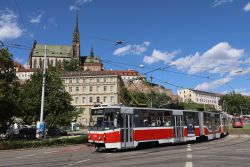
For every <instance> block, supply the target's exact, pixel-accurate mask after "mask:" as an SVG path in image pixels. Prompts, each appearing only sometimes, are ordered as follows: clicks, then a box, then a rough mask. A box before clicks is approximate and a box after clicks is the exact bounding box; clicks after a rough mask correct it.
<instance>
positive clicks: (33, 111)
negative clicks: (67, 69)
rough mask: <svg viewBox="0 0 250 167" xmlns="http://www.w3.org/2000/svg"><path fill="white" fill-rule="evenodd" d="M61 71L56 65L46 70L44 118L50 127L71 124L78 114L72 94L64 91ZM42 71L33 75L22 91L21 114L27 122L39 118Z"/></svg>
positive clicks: (20, 100) (29, 122)
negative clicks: (72, 103) (60, 76)
mask: <svg viewBox="0 0 250 167" xmlns="http://www.w3.org/2000/svg"><path fill="white" fill-rule="evenodd" d="M59 74H60V73H59V72H58V70H57V69H56V68H54V67H49V69H48V70H47V71H46V84H45V101H44V120H45V122H46V124H47V126H48V127H55V126H65V125H69V124H70V122H71V121H72V119H73V118H74V117H76V116H77V112H76V109H75V108H74V107H73V106H72V105H71V103H70V102H71V96H70V94H69V93H67V92H65V91H64V86H63V84H62V82H61V79H60V78H59ZM41 85H42V73H41V72H38V73H35V74H34V75H32V77H31V80H29V81H27V82H26V83H25V85H23V88H22V90H21V91H20V98H19V105H20V108H21V110H20V114H19V116H20V117H21V118H22V119H23V121H24V122H25V123H27V124H31V123H33V122H36V121H38V120H39V117H40V106H41V92H42V88H41Z"/></svg>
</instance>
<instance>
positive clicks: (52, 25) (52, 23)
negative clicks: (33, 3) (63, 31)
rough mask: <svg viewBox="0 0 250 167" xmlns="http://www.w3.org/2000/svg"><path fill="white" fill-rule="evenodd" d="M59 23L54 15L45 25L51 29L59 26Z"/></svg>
mask: <svg viewBox="0 0 250 167" xmlns="http://www.w3.org/2000/svg"><path fill="white" fill-rule="evenodd" d="M57 26H58V24H57V23H56V19H55V18H54V17H51V18H50V19H48V21H47V23H46V24H44V25H43V29H44V30H49V29H53V28H55V27H57Z"/></svg>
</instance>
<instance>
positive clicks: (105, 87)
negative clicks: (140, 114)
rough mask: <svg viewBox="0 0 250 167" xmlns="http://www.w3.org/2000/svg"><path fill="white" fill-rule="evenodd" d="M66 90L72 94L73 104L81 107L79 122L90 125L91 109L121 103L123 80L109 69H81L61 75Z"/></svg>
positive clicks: (78, 107)
mask: <svg viewBox="0 0 250 167" xmlns="http://www.w3.org/2000/svg"><path fill="white" fill-rule="evenodd" d="M61 79H62V81H63V84H64V86H65V91H67V92H68V93H70V94H71V96H72V105H73V106H75V107H76V108H77V109H79V111H80V114H79V116H78V119H77V122H78V123H79V124H81V125H85V126H88V124H89V118H90V109H91V108H92V107H94V106H100V105H115V104H120V103H121V101H122V99H121V98H123V87H124V84H123V81H122V79H121V77H120V76H119V75H116V74H113V73H109V72H108V71H79V72H68V73H65V74H62V75H61Z"/></svg>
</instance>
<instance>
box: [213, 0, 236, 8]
mask: <svg viewBox="0 0 250 167" xmlns="http://www.w3.org/2000/svg"><path fill="white" fill-rule="evenodd" d="M233 1H234V0H214V3H213V5H212V7H216V6H219V5H222V4H224V3H229V2H233Z"/></svg>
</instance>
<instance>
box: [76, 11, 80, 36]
mask: <svg viewBox="0 0 250 167" xmlns="http://www.w3.org/2000/svg"><path fill="white" fill-rule="evenodd" d="M75 32H79V30H78V11H76V25H75Z"/></svg>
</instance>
